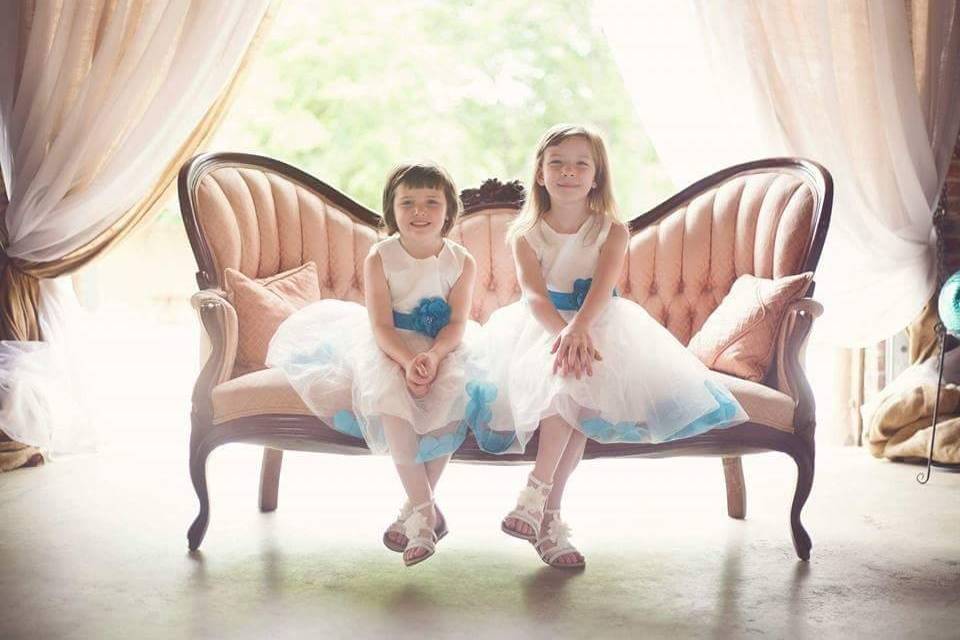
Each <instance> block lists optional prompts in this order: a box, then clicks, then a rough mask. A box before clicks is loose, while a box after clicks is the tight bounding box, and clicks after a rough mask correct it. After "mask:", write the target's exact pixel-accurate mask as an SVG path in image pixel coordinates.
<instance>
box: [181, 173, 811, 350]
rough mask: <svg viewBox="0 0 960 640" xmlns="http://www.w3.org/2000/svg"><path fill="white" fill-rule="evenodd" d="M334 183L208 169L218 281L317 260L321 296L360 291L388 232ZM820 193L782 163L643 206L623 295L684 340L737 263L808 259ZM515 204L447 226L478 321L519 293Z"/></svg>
mask: <svg viewBox="0 0 960 640" xmlns="http://www.w3.org/2000/svg"><path fill="white" fill-rule="evenodd" d="M304 175H306V174H304ZM324 186H325V185H324ZM330 191H331V192H332V195H331V194H330V193H320V192H318V190H317V188H315V187H314V186H312V185H309V184H306V183H301V182H298V181H297V180H296V179H295V178H294V177H291V176H287V175H284V174H283V173H281V172H277V171H272V170H271V169H270V168H268V167H263V166H256V165H246V164H244V163H241V162H238V163H224V162H219V163H217V164H216V165H215V166H213V167H212V168H211V170H210V171H208V172H206V173H202V174H201V176H200V178H199V179H198V180H197V182H196V187H195V189H194V192H193V198H194V205H195V209H196V212H197V213H196V215H197V222H198V225H199V226H200V235H202V236H203V237H204V238H205V239H206V242H207V245H208V247H209V252H210V254H211V255H210V259H211V260H212V264H213V268H212V271H213V272H214V273H211V274H210V280H211V284H212V285H214V286H220V287H222V283H223V270H224V269H225V268H226V267H232V268H234V269H237V270H239V271H241V272H243V273H244V274H245V275H247V276H249V277H251V278H265V277H269V276H272V275H274V274H276V273H278V272H280V271H284V270H288V269H291V268H293V267H296V266H298V265H300V264H303V263H304V262H306V261H309V260H313V261H315V262H316V263H317V266H318V268H319V272H320V284H321V290H322V295H323V297H334V298H340V299H344V300H354V301H357V302H362V301H363V282H362V272H363V269H362V265H363V259H364V257H365V256H366V254H367V252H368V251H369V248H370V246H371V245H372V244H373V243H374V242H375V241H376V240H377V239H378V237H380V235H382V232H381V231H380V230H378V229H377V228H376V227H375V226H374V225H375V223H376V218H375V217H374V216H375V214H372V213H371V212H367V211H366V210H363V208H362V207H360V206H359V205H357V204H356V203H350V202H347V203H344V198H345V196H342V194H339V193H337V192H335V191H333V190H330ZM815 201H816V199H815V194H814V192H813V190H812V188H811V186H810V184H809V183H808V182H806V181H804V179H803V178H802V177H801V176H799V175H798V174H797V173H796V172H793V171H791V170H789V169H779V168H774V169H769V170H763V171H757V172H752V173H747V174H737V175H734V176H732V177H731V178H730V179H728V180H726V181H725V182H722V183H721V184H719V185H717V186H715V187H713V188H710V189H707V190H705V191H703V190H701V191H700V192H699V193H694V194H693V195H692V196H691V197H690V199H689V200H688V201H678V202H674V203H672V204H673V206H672V210H670V211H667V212H664V211H660V212H659V214H658V216H657V217H658V219H657V221H656V222H654V223H653V224H646V225H644V224H638V223H639V222H641V221H642V220H643V217H641V218H638V219H637V220H635V221H634V222H633V223H632V224H633V228H634V232H633V237H632V239H631V241H630V244H629V249H628V253H627V257H626V260H625V264H624V270H623V274H622V275H621V278H620V282H619V284H618V288H619V290H620V292H621V295H623V296H625V297H628V298H630V299H632V300H634V301H636V302H638V303H640V304H641V305H643V306H644V308H646V310H647V311H648V312H649V313H650V314H651V315H652V316H653V317H654V318H656V319H657V320H658V321H659V322H660V323H661V324H663V325H665V326H666V327H667V328H668V329H669V330H670V331H671V332H672V333H673V334H674V335H675V336H676V337H677V338H678V339H679V340H680V341H681V342H682V343H683V344H687V343H688V342H689V341H690V338H691V337H692V336H693V335H694V334H695V333H696V332H697V330H699V328H700V327H701V326H702V325H703V323H704V321H705V320H706V318H707V317H708V316H709V315H710V313H711V312H713V310H714V309H715V308H716V307H717V305H718V304H719V303H720V301H721V300H722V299H723V297H724V296H725V295H726V294H727V292H728V291H729V290H730V287H731V286H732V284H733V282H734V280H736V279H737V277H739V276H740V275H742V274H744V273H748V274H752V275H756V276H761V277H765V278H777V277H782V276H785V275H791V274H795V273H799V272H800V271H801V270H802V268H803V265H804V261H805V258H806V254H807V250H808V248H809V242H810V238H811V224H812V223H813V217H814V207H815ZM348 209H349V210H350V211H351V212H352V213H348V212H347V210H348ZM357 211H361V212H365V214H366V216H367V217H366V218H365V219H361V216H358V215H357ZM651 213H654V212H651ZM515 215H516V211H515V210H514V209H512V208H494V209H487V210H481V211H475V212H473V213H470V214H469V215H466V216H464V217H463V218H461V220H460V221H459V222H458V223H457V224H456V225H455V226H454V228H453V229H452V231H451V233H450V237H451V238H452V239H453V240H455V241H456V242H459V243H461V244H463V245H464V246H465V247H466V248H467V249H468V250H469V251H470V252H471V253H472V254H473V256H474V257H475V258H476V261H477V266H478V275H477V284H476V293H475V298H474V304H473V309H472V317H473V319H475V320H477V321H478V322H481V323H482V322H484V321H486V319H487V318H488V317H489V316H490V314H491V313H492V312H493V311H494V310H496V309H497V308H499V307H501V306H503V305H505V304H508V303H510V302H513V301H514V300H516V299H518V297H519V296H520V289H519V285H518V283H517V277H516V272H515V269H514V265H513V259H512V256H511V254H510V250H509V248H508V247H507V245H506V242H505V237H506V231H507V228H508V226H509V224H510V221H511V220H512V219H513V217H514V216H515ZM648 215H649V214H648Z"/></svg>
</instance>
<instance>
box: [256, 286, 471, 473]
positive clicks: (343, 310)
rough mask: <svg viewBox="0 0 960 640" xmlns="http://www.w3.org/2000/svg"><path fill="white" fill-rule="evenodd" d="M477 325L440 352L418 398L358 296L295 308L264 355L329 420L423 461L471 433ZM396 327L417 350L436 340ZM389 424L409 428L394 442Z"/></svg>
mask: <svg viewBox="0 0 960 640" xmlns="http://www.w3.org/2000/svg"><path fill="white" fill-rule="evenodd" d="M478 330H479V327H478V326H477V325H476V323H472V322H471V323H468V325H467V331H466V334H465V336H464V341H463V343H461V345H460V347H459V348H458V349H456V350H455V351H453V352H452V353H450V354H449V355H448V356H447V357H446V358H444V359H443V361H442V362H441V363H440V366H439V368H438V371H437V377H436V379H435V380H434V382H433V384H432V385H431V388H430V391H429V393H428V394H427V395H426V397H424V398H419V399H418V398H414V397H413V396H412V395H410V392H409V391H408V390H407V386H406V383H405V378H404V371H403V369H402V368H401V367H400V365H398V364H397V363H396V362H394V361H393V360H392V359H390V357H388V356H387V355H386V354H385V353H384V352H383V351H382V350H381V349H380V347H379V346H378V345H377V342H376V340H375V339H374V336H373V330H372V329H371V327H370V320H369V317H368V314H367V310H366V308H365V307H364V306H362V305H360V304H357V303H354V302H345V301H342V300H322V301H319V302H315V303H313V304H311V305H309V306H307V307H304V308H303V309H301V310H300V311H298V312H296V313H294V314H293V315H292V316H290V317H289V318H288V319H287V320H285V321H284V322H283V324H281V325H280V328H279V329H278V330H277V332H276V334H275V335H274V337H273V339H272V340H271V341H270V346H269V349H268V352H267V361H266V363H267V366H270V367H277V368H280V369H282V370H283V371H284V373H285V374H286V376H287V379H288V380H289V382H290V384H291V385H292V386H293V388H294V389H295V390H296V392H297V393H298V394H299V395H300V397H301V398H302V399H303V402H304V404H306V405H307V407H308V408H309V409H310V410H311V411H312V412H313V413H314V414H315V415H317V416H318V417H319V418H320V419H321V420H323V421H324V422H325V423H326V424H327V425H329V426H331V427H332V428H334V429H336V430H337V431H340V432H342V433H346V434H348V435H352V436H355V437H357V438H363V439H364V440H365V441H366V443H367V446H368V447H369V448H370V450H371V451H372V452H373V453H388V452H389V453H390V454H391V455H393V457H394V459H395V460H396V461H397V462H400V463H416V462H426V461H429V460H432V459H435V458H439V457H441V456H445V455H449V454H451V453H453V452H454V451H455V450H456V449H457V448H458V447H459V446H460V445H461V444H462V443H463V440H464V439H465V437H466V435H467V429H468V427H467V423H466V421H465V419H464V418H465V412H466V408H467V402H468V400H469V398H468V397H467V394H466V393H465V383H466V373H465V371H466V364H467V353H468V348H467V345H468V344H469V343H470V342H471V341H474V340H476V338H477V335H478ZM398 332H399V333H400V335H401V337H402V339H403V340H404V342H405V343H406V345H407V347H409V348H410V350H411V351H413V352H414V353H420V352H423V351H426V350H427V349H429V348H430V346H431V345H432V344H433V338H430V337H428V336H425V335H423V334H420V333H416V332H414V331H407V330H402V329H398ZM385 422H386V423H387V424H386V425H385V424H384V423H385ZM391 424H393V425H399V426H401V427H402V431H403V432H404V433H403V435H402V437H400V438H393V439H392V442H393V444H394V446H393V447H391V446H389V445H388V443H387V437H386V433H385V431H384V428H385V426H386V427H387V428H391ZM393 428H396V427H393ZM398 443H401V444H398Z"/></svg>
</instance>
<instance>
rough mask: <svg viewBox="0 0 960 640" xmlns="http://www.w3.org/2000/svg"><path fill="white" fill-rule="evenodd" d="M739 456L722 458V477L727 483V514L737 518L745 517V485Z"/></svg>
mask: <svg viewBox="0 0 960 640" xmlns="http://www.w3.org/2000/svg"><path fill="white" fill-rule="evenodd" d="M741 460H742V459H741V458H740V456H736V457H732V458H724V459H723V479H724V481H725V482H726V485H727V515H728V516H730V517H731V518H736V519H737V520H743V519H744V518H746V517H747V485H746V484H745V483H744V481H743V463H742V461H741Z"/></svg>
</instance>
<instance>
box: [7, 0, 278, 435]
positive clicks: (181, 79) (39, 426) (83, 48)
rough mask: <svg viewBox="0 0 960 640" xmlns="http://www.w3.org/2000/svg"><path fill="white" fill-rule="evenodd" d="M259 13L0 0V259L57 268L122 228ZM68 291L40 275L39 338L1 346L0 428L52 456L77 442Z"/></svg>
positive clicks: (184, 0)
mask: <svg viewBox="0 0 960 640" xmlns="http://www.w3.org/2000/svg"><path fill="white" fill-rule="evenodd" d="M269 4H270V1H269V0H244V1H242V2H237V1H234V0H156V1H153V2H144V1H142V0H118V1H116V2H112V1H108V0H75V1H74V0H71V1H69V2H37V3H35V4H34V3H29V2H17V1H14V0H9V1H4V2H0V169H2V172H3V179H4V183H5V188H6V192H7V194H8V197H9V205H8V207H7V209H6V213H5V215H4V222H5V227H6V242H5V243H4V252H5V253H6V255H7V256H9V257H11V258H19V259H22V260H25V261H29V262H31V263H41V262H43V263H46V262H52V261H57V260H60V259H62V258H64V256H67V255H68V254H70V253H71V252H73V251H76V250H78V249H80V248H82V247H84V246H85V245H87V243H89V242H90V241H91V240H93V239H94V238H96V237H97V236H99V235H100V234H101V233H103V232H105V231H106V230H108V229H110V228H111V227H112V226H114V225H116V224H118V223H119V222H121V221H122V219H123V217H124V215H125V214H126V213H128V212H129V211H130V210H131V209H132V208H133V207H135V206H136V205H137V204H138V203H139V202H140V201H141V200H142V199H143V198H144V197H145V196H146V195H147V194H148V192H150V191H151V190H152V189H153V188H154V187H155V186H156V185H157V183H158V181H159V180H161V178H162V177H163V175H164V173H165V170H166V166H167V165H168V164H169V163H170V162H171V159H172V158H173V157H174V156H175V154H176V153H177V152H178V150H179V149H180V148H181V147H182V146H183V145H184V144H185V143H186V141H187V140H188V139H189V138H190V136H191V135H192V134H193V133H194V129H195V128H196V127H197V126H198V124H200V122H201V121H202V120H203V119H204V117H205V115H206V114H207V112H208V111H209V110H210V108H211V106H212V105H214V103H215V102H216V101H217V99H218V98H219V97H220V95H221V93H222V92H223V91H224V89H225V88H226V87H227V86H228V84H229V83H230V81H231V80H232V79H233V77H234V75H235V74H236V72H237V69H238V67H239V65H240V63H241V61H242V59H243V56H244V54H245V53H246V52H247V49H248V47H249V45H250V43H251V41H252V40H253V38H254V35H255V34H256V32H257V29H258V28H259V27H260V25H261V22H262V21H263V19H264V16H265V14H266V11H267V9H268V7H269ZM25 22H26V23H28V24H29V29H24V28H23V25H24V23H25ZM22 34H27V36H26V39H25V41H21V39H20V36H21V35H22ZM72 295H73V292H72V288H71V287H70V286H67V285H66V284H65V283H64V282H62V281H61V282H57V281H46V280H42V281H41V288H40V305H39V311H40V324H41V327H42V330H43V335H44V338H45V342H44V343H29V342H7V343H4V344H3V345H2V347H0V405H2V411H0V428H2V429H3V430H4V431H5V432H7V434H8V435H9V436H11V437H12V438H14V439H15V440H17V441H20V442H23V443H25V444H31V445H35V446H39V447H41V448H44V449H47V450H48V451H52V452H57V451H58V450H59V451H64V450H66V451H69V450H74V449H76V446H75V444H76V443H78V442H82V441H86V440H87V438H84V437H81V435H80V434H78V433H76V431H77V430H78V429H81V428H82V426H83V425H82V420H83V415H82V413H83V412H82V411H79V412H78V408H79V407H80V406H81V404H82V398H83V393H80V392H77V391H76V385H75V384H73V383H70V384H64V383H63V381H64V380H70V381H73V382H75V383H77V384H79V382H80V379H82V376H81V378H78V377H77V375H76V373H77V372H76V370H75V368H74V363H76V359H75V358H72V357H70V353H69V346H68V345H69V342H68V340H67V336H66V335H65V331H66V329H65V327H71V326H76V314H75V313H74V312H73V311H75V307H76V303H75V299H74V300H71V299H70V297H71V296H72ZM71 310H73V311H71Z"/></svg>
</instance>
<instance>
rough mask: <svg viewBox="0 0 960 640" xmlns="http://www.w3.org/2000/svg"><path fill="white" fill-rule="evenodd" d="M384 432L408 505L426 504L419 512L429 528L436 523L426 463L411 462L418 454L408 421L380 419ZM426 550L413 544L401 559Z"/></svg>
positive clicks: (411, 557) (416, 556) (410, 557)
mask: <svg viewBox="0 0 960 640" xmlns="http://www.w3.org/2000/svg"><path fill="white" fill-rule="evenodd" d="M383 432H384V435H385V436H386V440H387V445H388V446H389V447H390V453H391V454H392V455H393V461H394V466H395V467H396V469H397V475H399V476H400V482H401V483H402V484H403V489H404V491H405V492H406V494H407V498H408V499H409V500H410V504H411V505H413V506H417V505H422V504H425V503H429V505H428V506H427V507H424V508H422V509H421V510H420V513H422V514H423V515H424V516H425V517H426V520H427V527H428V528H429V529H430V530H431V531H432V530H433V528H434V527H436V524H437V514H436V510H435V509H434V506H433V488H432V486H431V484H430V480H429V477H428V475H427V466H426V465H425V464H423V463H422V462H413V460H415V459H416V457H417V449H418V443H417V437H416V435H415V434H414V433H413V429H411V428H410V425H409V424H408V423H406V422H404V421H403V420H399V419H397V418H392V417H384V418H383ZM441 470H442V467H441ZM427 553H428V551H427V550H426V549H424V548H422V547H414V548H412V549H409V550H408V551H405V552H404V554H403V555H404V560H413V559H416V558H419V557H421V556H424V555H427Z"/></svg>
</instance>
